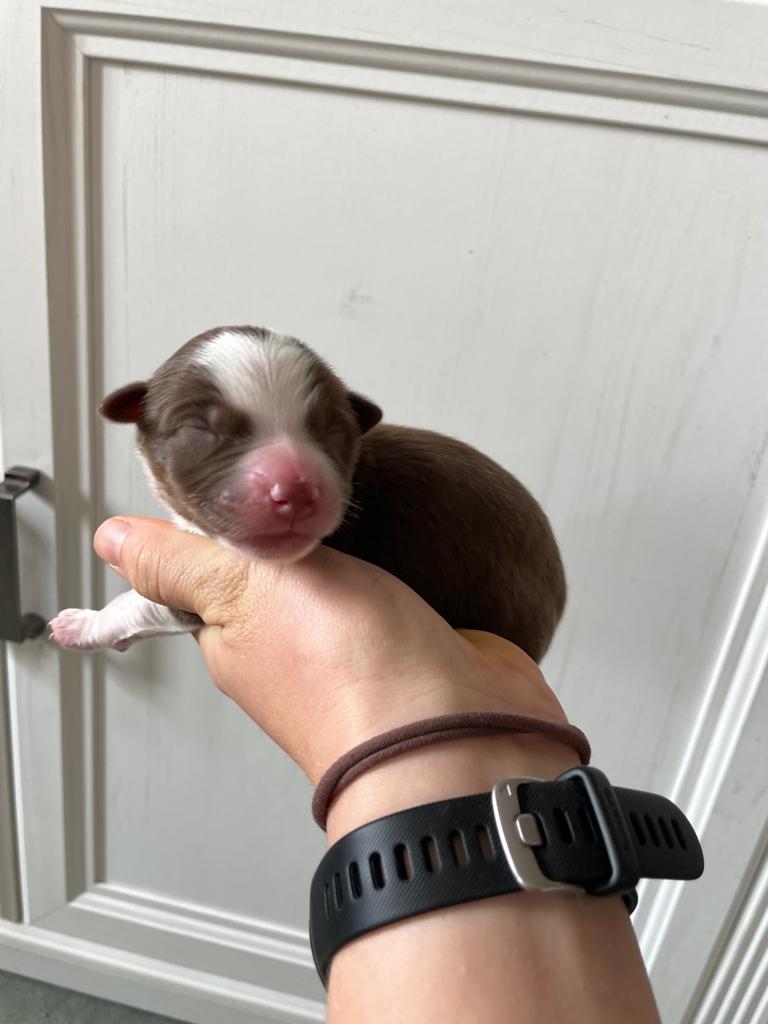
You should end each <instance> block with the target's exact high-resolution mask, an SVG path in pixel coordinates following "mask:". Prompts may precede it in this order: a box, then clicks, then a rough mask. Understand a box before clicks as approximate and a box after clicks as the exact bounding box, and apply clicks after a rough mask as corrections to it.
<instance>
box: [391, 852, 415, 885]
mask: <svg viewBox="0 0 768 1024" xmlns="http://www.w3.org/2000/svg"><path fill="white" fill-rule="evenodd" d="M394 852H395V867H396V868H397V877H398V878H402V880H403V881H404V882H407V881H408V879H409V878H413V866H412V864H411V858H410V856H409V854H408V847H407V846H406V845H405V843H398V844H397V846H396V847H395V851H394Z"/></svg>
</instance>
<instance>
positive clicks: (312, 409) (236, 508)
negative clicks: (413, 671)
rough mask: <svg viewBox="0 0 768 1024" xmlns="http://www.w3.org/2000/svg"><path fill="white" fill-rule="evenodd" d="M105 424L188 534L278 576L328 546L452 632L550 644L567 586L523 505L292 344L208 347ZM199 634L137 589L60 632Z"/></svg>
mask: <svg viewBox="0 0 768 1024" xmlns="http://www.w3.org/2000/svg"><path fill="white" fill-rule="evenodd" d="M101 412H102V414H103V415H104V416H106V417H107V418H108V419H111V420H115V421H117V422H121V423H135V424H136V426H137V428H138V451H139V454H140V456H141V458H142V459H143V461H144V463H145V465H146V467H147V470H148V473H149V478H150V483H151V485H152V487H153V490H154V492H155V494H156V496H157V498H158V499H159V500H160V501H161V502H162V503H163V504H164V505H165V506H166V507H167V508H168V509H169V510H170V512H171V514H172V516H173V518H174V520H175V522H176V523H177V524H178V525H180V526H182V527H183V528H185V529H187V530H191V531H193V532H195V533H201V534H205V535H206V536H210V537H215V538H216V539H218V540H219V541H220V542H221V543H223V544H225V545H226V546H229V547H233V548H235V549H237V550H239V551H242V552H245V553H246V554H248V555H250V556H252V557H254V558H264V559H281V560H283V561H296V560H298V559H300V558H302V557H303V556H304V555H306V554H308V553H309V552H310V551H311V550H312V549H313V548H314V547H315V546H316V545H317V544H319V543H321V542H322V543H325V544H328V545H329V546H331V547H333V548H337V549H338V550H340V551H345V552H347V553H348V554H351V555H355V556H357V557H358V558H362V559H365V560H366V561H369V562H373V563H374V564H376V565H379V566H381V568H383V569H386V570H387V571H389V572H391V573H392V574H393V575H395V576H397V577H399V578H400V579H401V580H402V581H403V582H404V583H407V584H408V585H409V586H410V587H411V588H412V589H413V590H415V591H416V592H417V593H418V594H420V595H421V597H423V598H424V600H425V601H427V602H428V603H429V604H430V605H432V607H433V608H435V609H436V611H438V612H439V613H440V614H441V615H442V616H443V617H444V618H445V619H447V621H448V622H449V623H450V624H451V625H452V626H454V627H465V628H473V629H483V630H488V631H490V632H493V633H497V634H499V635H500V636H503V637H506V638H507V639H508V640H511V641H513V642H514V643H516V644H519V646H521V647H522V648H523V649H524V650H525V651H527V653H528V654H530V655H531V657H532V658H534V659H535V660H537V661H538V660H539V659H540V658H541V657H542V656H543V654H544V652H545V651H546V649H547V647H548V646H549V642H550V640H551V638H552V634H553V633H554V630H555V627H556V626H557V623H558V621H559V619H560V616H561V614H562V610H563V606H564V603H565V577H564V574H563V567H562V563H561V561H560V555H559V553H558V549H557V544H556V542H555V539H554V536H553V534H552V531H551V529H550V526H549V523H548V521H547V518H546V516H545V515H544V513H543V511H542V510H541V508H540V507H539V505H538V504H537V503H536V501H535V500H534V499H533V498H532V497H531V495H530V494H529V493H528V491H527V490H526V489H525V488H524V487H523V486H522V484H520V483H519V482H518V481H517V480H516V479H515V478H514V477H513V476H512V475H511V474H509V473H508V472H507V471H506V470H504V469H502V468H501V467H500V466H498V465H497V464H496V463H495V462H492V461H491V460H490V459H489V458H487V457H486V456H484V455H482V454H480V452H478V451H475V450H474V449H473V448H470V447H469V446H468V445H465V444H463V443H462V442H460V441H456V440H453V439H452V438H448V437H444V436H442V435H440V434H435V433H432V432H430V431H425V430H415V429H411V428H408V427H396V426H388V425H384V424H381V425H377V424H378V423H379V420H380V419H381V410H380V409H379V408H378V406H376V405H374V404H373V403H372V402H370V401H369V400H368V399H366V398H363V397H362V396H360V395H358V394H356V393H354V392H350V391H348V390H347V388H346V387H345V386H344V385H343V384H342V382H341V381H340V380H339V379H338V377H337V376H336V375H335V374H334V373H333V372H332V371H331V370H330V368H329V367H328V366H327V365H326V364H325V363H324V362H323V361H322V360H321V359H320V358H319V357H318V356H317V355H315V354H314V353H313V352H312V351H311V350H310V349H309V348H307V347H306V346H305V345H304V344H302V343H301V342H300V341H298V340H297V339H296V338H291V337H287V336H285V335H280V334H274V333H273V332H271V331H268V330H265V329H263V328H254V327H221V328H216V329H214V330H211V331H207V332H206V333H205V334H201V335H199V336H198V337H196V338H193V339H192V340H191V341H189V342H187V344H186V345H184V346H182V348H181V349H179V350H178V352H176V353H175V354H174V355H172V356H171V357H170V359H168V360H167V361H166V362H165V363H164V364H163V365H162V366H161V367H160V369H159V370H158V371H157V372H156V373H155V374H154V376H153V377H152V378H151V379H150V380H149V381H147V382H140V383H136V384H129V385H128V386H126V387H124V388H120V389H119V390H118V391H115V392H113V393H112V394H111V395H109V396H108V397H107V398H106V399H105V400H104V402H103V403H102V406H101ZM199 624H200V622H199V619H197V617H196V616H193V615H189V614H188V613H186V612H175V611H172V610H170V609H167V608H164V607H163V606H162V605H157V604H153V603H152V602H151V601H147V600H146V599H145V598H142V597H140V596H139V595H138V594H136V593H135V592H134V591H129V592H128V593H127V594H122V595H121V596H120V597H118V598H116V599H115V600H114V601H112V602H110V604H109V605H107V606H106V607H105V608H103V609H102V610H101V611H92V610H89V609H67V610H66V611H63V612H60V613H59V615H58V616H57V617H56V618H55V619H53V621H52V622H51V623H50V628H51V636H52V638H53V639H54V640H55V641H56V643H58V644H60V645H61V646H63V647H73V648H78V649H81V650H88V649H94V648H99V647H112V648H115V649H117V650H125V649H126V648H127V647H128V646H129V645H130V644H131V643H133V642H134V641H135V640H137V639H140V638H141V637H146V636H155V635H158V634H160V633H179V632H188V631H190V630H191V629H194V628H196V627H197V626H199Z"/></svg>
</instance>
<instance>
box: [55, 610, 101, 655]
mask: <svg viewBox="0 0 768 1024" xmlns="http://www.w3.org/2000/svg"><path fill="white" fill-rule="evenodd" d="M98 614H99V613H98V612H95V611H93V609H91V608H65V609H64V611H61V612H59V614H58V615H57V616H56V618H55V619H51V621H50V622H49V623H48V628H49V629H50V631H51V635H50V639H51V640H53V642H54V643H56V644H58V645H59V647H68V648H70V649H71V650H74V651H93V650H95V649H96V648H97V647H103V646H105V645H104V644H101V643H99V642H98V640H97V636H96V618H97V616H98Z"/></svg>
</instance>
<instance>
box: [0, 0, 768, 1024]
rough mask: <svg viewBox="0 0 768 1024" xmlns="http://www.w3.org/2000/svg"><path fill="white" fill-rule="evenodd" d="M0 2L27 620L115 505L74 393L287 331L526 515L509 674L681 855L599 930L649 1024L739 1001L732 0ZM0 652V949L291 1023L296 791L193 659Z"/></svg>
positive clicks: (757, 158) (748, 809) (185, 1001)
mask: <svg viewBox="0 0 768 1024" xmlns="http://www.w3.org/2000/svg"><path fill="white" fill-rule="evenodd" d="M84 8H85V9H84ZM0 18H2V19H3V20H2V21H0V41H1V42H0V45H8V46H9V49H8V51H7V53H6V54H5V55H4V54H2V53H0V57H5V59H2V60H0V69H2V70H0V75H2V76H3V78H2V79H0V102H2V103H7V107H6V108H5V109H3V110H1V111H0V114H2V115H3V116H4V120H3V123H4V124H5V123H10V124H12V125H13V138H14V146H13V147H11V148H9V149H8V151H7V152H4V153H3V157H2V159H1V160H0V167H2V172H1V173H2V175H3V176H2V178H0V204H2V205H0V218H2V222H3V223H4V224H5V223H7V224H8V225H9V226H10V235H9V237H10V239H11V241H12V248H13V251H14V253H17V254H18V256H19V259H18V260H14V262H13V265H12V266H10V267H9V268H7V273H5V268H4V281H8V283H9V285H10V287H9V292H8V294H9V296H10V298H11V301H10V302H9V303H7V308H3V310H2V313H0V315H2V316H3V318H4V321H3V328H4V329H3V332H2V346H1V347H0V360H1V361H0V415H1V416H2V435H1V436H2V453H0V457H2V458H5V459H6V461H14V462H29V463H30V464H33V465H37V466H38V467H39V468H41V469H42V470H43V472H44V474H45V475H46V480H45V485H44V487H43V489H42V491H41V492H40V494H39V495H37V496H35V498H34V499H33V500H31V503H30V505H29V507H28V509H26V510H25V514H24V520H23V522H24V530H25V555H24V558H25V576H27V577H29V581H28V589H29V600H30V601H31V602H33V603H32V604H30V605H29V606H30V607H33V605H34V607H35V608H37V609H39V610H40V611H43V612H46V613H50V612H53V611H55V610H56V609H57V608H59V607H63V606H66V605H70V604H75V605H76V604H89V603H100V602H101V601H103V600H104V599H105V598H107V597H109V596H111V595H112V594H113V593H115V592H116V587H117V583H116V581H115V579H114V578H112V577H111V576H110V575H109V574H108V573H105V571H104V570H103V568H102V567H101V565H97V564H95V560H94V559H93V557H92V554H91V549H90V538H91V535H92V533H93V530H94V528H95V526H96V525H97V524H98V522H99V521H100V520H101V519H102V518H103V517H104V516H105V515H106V514H108V513H110V512H115V511H123V510H130V511H134V512H152V511H154V506H153V505H152V503H151V501H150V499H149V497H148V495H147V492H146V487H145V484H144V481H143V478H142V475H141V472H140V470H139V468H138V466H137V465H136V463H135V461H134V460H133V457H132V454H131V439H130V434H129V432H128V431H125V430H122V431H121V430H120V429H119V428H115V427H110V428H109V429H108V430H105V429H104V427H103V425H102V424H101V423H100V422H99V421H98V420H97V418H96V416H95V414H94V410H95V406H96V403H97V401H98V399H99V398H100V397H101V395H102V394H103V393H104V392H105V391H107V390H108V389H109V388H111V387H113V386H115V385H118V384H121V383H124V382H126V381H127V380H130V379H134V378H136V377H138V376H142V375H144V374H146V373H149V372H151V370H152V369H154V367H155V366H156V365H157V364H158V363H159V362H160V360H161V359H162V358H164V357H165V355H167V354H169V353H170V352H171V351H172V350H173V349H174V348H175V347H177V345H178V344H179V343H180V342H181V341H183V340H184V339H185V338H186V337H188V336H190V335H191V334H193V333H196V332H197V331H199V330H201V329H203V328H205V327H207V326H211V325H212V324H215V323H227V322H238V321H240V322H255V323H263V324H268V325H270V326H273V327H275V328H278V329H281V330H286V331H289V332H291V333H297V334H299V335H301V336H302V337H304V338H305V339H306V340H307V341H309V342H310V343H312V344H314V345H315V346H316V347H317V348H318V350H319V351H320V352H321V353H322V354H323V355H325V356H327V357H328V358H330V360H331V361H332V362H333V363H334V365H335V366H336V367H337V369H338V370H339V371H340V372H341V373H342V375H343V376H345V377H346V378H347V379H348V380H349V381H350V382H351V383H353V384H354V385H355V386H356V387H358V388H359V389H360V390H363V391H367V392H368V393H370V394H371V395H372V396H373V397H375V398H376V399H377V400H379V401H381V403H382V405H383V406H384V408H385V409H386V411H387V415H388V417H389V418H390V419H391V420H395V421H397V420H400V421H403V422H409V423H413V424H415V425H423V426H430V427H433V428H435V429H441V430H445V431H446V432H448V433H454V434H456V435H458V436H461V437H463V438H464V439H466V440H468V441H470V442H471V443H474V444H476V445H478V447H480V448H482V449H483V450H485V451H488V452H489V453H490V454H491V455H493V456H494V457H496V458H497V459H499V461H501V462H503V463H504V464H505V465H508V466H509V467H510V468H511V469H512V470H513V471H515V472H516V473H518V474H519V475H520V477H521V478H522V479H523V480H524V481H525V482H526V483H527V484H528V485H529V486H530V487H531V488H532V490H533V491H534V493H535V494H537V496H539V497H540V498H541V500H542V501H543V503H544V505H545V507H546V508H547V510H548V512H549V513H550V515H551V518H552V520H553V523H554V526H555V530H556V533H557V535H558V537H559V538H560V541H561V545H562V548H563V552H564V556H565V560H566V566H567V570H568V575H569V579H570V603H569V608H568V611H567V614H566V618H565V620H564V623H563V625H562V627H561V630H560V633H559V635H558V639H557V641H556V644H555V646H554V648H553V651H552V653H551V655H550V656H549V657H548V659H547V662H546V666H545V667H546V670H547V674H548V677H549V678H550V679H551V681H552V682H553V684H554V685H555V686H556V688H557V690H558V693H559V695H560V696H561V699H562V700H563V701H564V703H565V705H566V707H567V708H568V710H569V712H570V714H571V717H572V719H573V720H574V721H576V722H577V723H578V724H580V725H582V726H583V727H584V728H585V729H586V730H587V732H588V734H589V735H590V738H591V739H592V741H593V746H594V748H595V760H596V763H598V764H599V765H600V766H601V767H604V768H605V769H606V770H607V772H608V774H609V775H610V776H612V777H613V778H614V779H615V780H616V781H617V782H620V783H622V784H627V785H634V786H646V787H649V788H654V789H657V790H659V791H662V792H672V791H674V792H675V793H676V795H677V797H678V799H679V800H680V801H681V803H682V804H683V806H684V807H686V808H687V809H688V810H689V812H690V813H691V815H692V817H693V820H694V823H695V824H696V826H697V828H699V829H700V830H701V833H702V835H703V837H704V841H705V846H706V853H707V859H708V863H709V865H710V868H709V871H708V878H707V881H706V882H701V883H698V884H697V885H689V886H684V887H681V888H680V887H678V888H675V887H674V886H658V887H656V889H653V888H651V887H650V886H649V887H647V889H646V891H645V893H644V895H643V900H642V903H641V907H640V909H639V910H638V914H637V917H636V924H637V927H638V930H639V933H640V937H641V941H642V945H643V949H644V951H645V954H646V957H647V960H648V963H649V966H650V967H651V970H652V977H653V980H654V985H655V988H656V991H657V994H658V997H659V1000H660V1004H661V1006H662V1009H663V1015H664V1020H665V1021H670V1022H677V1021H680V1022H681V1024H682V1022H683V1021H686V1022H688V1021H693V1020H694V1019H695V1020H696V1024H705V1022H707V1024H709V1022H710V1021H712V1022H714V1021H720V1020H723V1021H724V1020H726V1019H729V1018H728V1017H727V1014H731V1013H732V1014H734V1015H735V1019H738V1020H739V1021H744V1022H745V1024H746V1022H750V1024H757V1022H758V1021H760V1020H762V1019H763V1018H764V1015H765V1006H764V1004H763V1003H761V1001H760V1000H761V998H762V996H761V992H760V988H759V985H760V979H762V978H763V976H764V975H763V973H762V972H763V971H764V970H765V965H764V960H763V959H762V953H761V949H762V946H761V939H760V935H761V932H760V928H761V923H760V922H761V913H760V908H761V907H762V903H761V900H762V899H763V898H764V897H763V890H764V883H763V881H762V877H763V876H762V874H761V871H762V869H761V868H759V867H756V865H759V863H760V859H761V857H762V856H763V854H762V850H763V846H762V845H761V843H763V842H764V840H763V838H762V836H763V835H764V833H763V827H764V824H765V820H766V803H765V800H766V798H765V793H764V792H763V780H764V777H765V771H764V764H763V768H762V770H760V769H759V768H756V765H759V764H760V749H761V748H760V747H759V739H760V729H761V723H764V722H765V714H766V710H765V706H764V704H765V700H766V686H765V684H764V681H763V669H764V663H765V655H766V653H768V635H767V634H766V626H765V621H766V620H765V615H766V611H765V608H764V592H765V582H766V577H768V559H766V558H765V553H764V551H765V540H764V536H765V507H766V500H767V499H768V476H767V475H766V464H765V460H764V454H765V451H766V447H767V445H766V436H767V435H766V427H765V402H764V396H765V394H766V392H767V389H766V385H767V384H768V380H767V379H766V378H768V360H766V357H765V346H764V337H763V331H764V323H765V314H766V313H768V308H767V306H768V303H767V302H766V297H765V296H766V291H765V287H764V282H765V280H766V274H767V273H768V216H767V214H768V210H767V209H766V206H768V194H766V190H765V187H764V182H765V180H766V174H767V173H768V151H766V149H765V143H766V141H768V139H767V137H766V128H765V126H766V124H768V119H767V118H766V112H768V90H767V88H766V87H767V85H768V52H767V51H766V50H765V47H764V45H763V40H764V38H765V36H766V30H768V11H766V10H765V9H764V8H759V7H757V6H754V5H748V4H740V5H732V4H726V3H724V2H721V0H696V3H695V4H694V3H693V2H692V0H673V2H668V0H666V2H664V3H662V2H661V0H649V2H646V3H644V4H643V5H629V4H623V3H616V2H615V0H614V2H608V0H571V2H569V3H567V4H565V5H563V4H562V3H557V4H555V3H552V2H541V0H536V2H534V0H521V2H520V3H517V4H515V5H514V9H513V10H510V8H509V5H508V4H506V3H501V0H498V2H497V0H482V3H480V4H475V5H471V6H470V7H466V8H462V9H457V8H456V7H455V5H449V4H446V3H444V2H443V0H428V2H426V3H423V4H420V5H418V7H416V8H414V6H413V4H411V3H409V2H406V0H394V2H391V3H389V4H387V5H386V7H383V6H382V7H381V9H380V10H378V11H376V12H372V11H371V10H370V8H369V7H368V6H367V5H362V4H360V3H359V0H334V2H333V3H331V4H327V5H323V6H322V7H318V6H317V5H313V4H311V3H310V2H309V0H306V2H305V0H299V2H297V3H294V4H291V5H284V4H277V3H275V2H274V0H253V3H250V4H249V5H248V6H247V9H245V10H243V9H241V7H237V6H235V5H234V4H229V3H228V2H226V0H225V2H224V3H217V4H216V5H214V4H213V3H212V2H211V0H164V2H162V3H158V2H152V0H150V2H142V0H139V2H132V3H128V2H125V3H123V2H110V0H102V2H90V3H88V4H87V5H84V4H83V3H81V2H79V0H78V2H75V0H72V2H64V3H62V4H60V5H58V6H57V9H56V10H55V11H54V10H53V9H43V8H41V7H40V6H39V5H38V3H36V2H34V0H14V2H12V3H11V2H9V3H6V5H4V7H3V9H2V11H0ZM41 29H42V39H41V38H40V36H39V32H40V30H41ZM11 41H12V46H11V45H10V44H11ZM41 53H42V66H41V64H40V61H41V57H40V54H41ZM40 82H42V91H40V92H39V91H38V90H39V88H40ZM40 116H41V117H42V127H43V136H44V140H45V149H44V152H42V151H41V138H40V134H39V117H40ZM44 186H45V188H44ZM44 192H45V199H46V205H45V216H44V211H43V194H44ZM3 305H5V304H3ZM46 313H47V315H48V319H49V322H50V331H49V330H48V326H47V322H46ZM6 339H13V343H11V344H8V343H7V341H6ZM17 339H23V343H22V341H21V340H18V341H17ZM30 381H34V385H33V386H30ZM49 396H50V400H49ZM54 468H55V473H53V469H54ZM8 660H9V671H8V677H9V678H8V683H9V690H10V701H9V708H10V719H11V731H12V734H13V736H14V738H15V739H14V744H13V746H14V752H13V760H14V773H13V775H14V779H13V783H12V786H13V792H14V799H15V803H16V805H17V809H18V816H19V823H20V824H19V847H20V851H21V857H20V859H21V876H22V879H21V880H22V889H23V903H24V911H25V918H26V920H27V922H31V923H27V924H25V925H21V926H19V925H13V924H2V925H0V965H1V966H9V967H11V969H14V968H15V969H20V970H24V971H29V972H30V973H34V974H37V975H38V976H43V977H46V978H48V980H52V981H57V980H59V981H60V980H61V979H62V978H65V979H66V980H67V982H68V983H71V984H75V985H78V986H80V987H82V988H84V989H85V990H88V991H93V992H96V993H98V994H100V995H108V996H110V997H111V998H120V999H124V1000H125V1001H128V1002H133V1003H134V1004H135V1005H142V1006H146V1007H147V1008H151V1009H154V1010H157V1011H159V1012H165V1013H171V1014H174V1015H176V1016H181V1017H184V1018H185V1019H189V1020H206V1021H207V1020H210V1019H216V1020H217V1021H218V1020H221V1021H225V1022H226V1021H229V1020H232V1021H235V1020H238V1021H239V1020H244V1019H245V1018H246V1016H247V1015H248V1014H250V1015H251V1016H250V1018H249V1019H256V1018H257V1017H258V1015H259V1014H262V1015H263V1019H265V1020H267V1019H279V1020H306V1019H320V1017H321V1008H320V1004H319V1000H320V999H321V996H322V992H321V989H320V986H319V984H318V983H317V980H316V979H315V978H314V977H313V973H312V969H311V961H310V958H309V952H308V946H307V941H306V894H307V887H308V883H309V878H310V875H311V872H312V870H313V868H314V864H315V863H316V860H317V858H318V857H319V855H320V853H321V851H322V842H321V837H320V836H319V834H318V833H317V832H316V831H315V830H314V828H313V826H311V824H310V821H309V815H308V804H309V796H310V793H309V788H308V786H307V784H306V782H305V781H304V780H303V779H302V778H301V776H300V775H299V773H298V772H297V771H296V770H295V769H293V768H292V767H291V766H290V765H289V764H287V763H286V761H285V759H284V758H283V757H282V756H281V755H280V754H279V752H277V751H276V750H275V749H274V747H273V746H272V745H271V744H270V743H269V741H267V740H266V738H264V737H263V736H261V735H260V734H259V733H258V731H257V730H256V729H255V728H254V727H253V726H252V725H251V724H250V723H248V722H247V721H245V720H244V719H243V718H242V716H241V715H240V714H239V713H238V712H237V711H236V709H235V708H234V707H233V706H231V705H229V704H227V702H226V701H224V700H223V698H222V697H221V696H220V695H219V694H218V693H217V692H216V691H214V690H213V688H212V687H211V686H210V684H209V683H208V682H207V680H206V679H205V675H204V672H203V670H202V666H201V663H200V659H199V656H198V654H197V651H196V649H195V647H194V645H193V644H191V643H188V642H186V641H184V640H169V641H164V642H152V643H148V644H146V645H145V646H144V647H143V648H136V649H133V650H132V651H131V652H130V653H129V654H128V655H124V656H120V655H116V654H109V655H107V656H99V657H96V658H93V659H82V658H77V657H73V656H66V655H63V656H56V655H55V654H54V653H53V652H52V651H51V650H50V649H49V648H48V646H47V645H46V644H45V643H44V642H38V643H35V644H29V645H24V646H23V647H19V648H16V649H14V650H13V651H11V652H10V654H9V657H8ZM6 745H7V744H6ZM763 760H764V759H763ZM744 892H747V896H744V895H743V894H744ZM745 964H746V965H748V966H747V967H744V966H743V965H745ZM755 979H757V981H755ZM270 1014H271V1015H272V1016H270ZM718 1015H719V1016H718ZM724 1015H725V1016H724Z"/></svg>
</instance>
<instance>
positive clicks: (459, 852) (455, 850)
mask: <svg viewBox="0 0 768 1024" xmlns="http://www.w3.org/2000/svg"><path fill="white" fill-rule="evenodd" d="M448 839H449V840H450V842H451V853H452V854H453V859H454V861H455V863H456V864H458V865H459V867H460V868H463V867H464V865H465V864H466V863H467V861H468V860H469V854H468V853H467V848H466V846H465V845H464V836H463V835H462V834H461V832H457V831H456V830H455V829H454V830H453V831H451V832H449V833H448Z"/></svg>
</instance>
